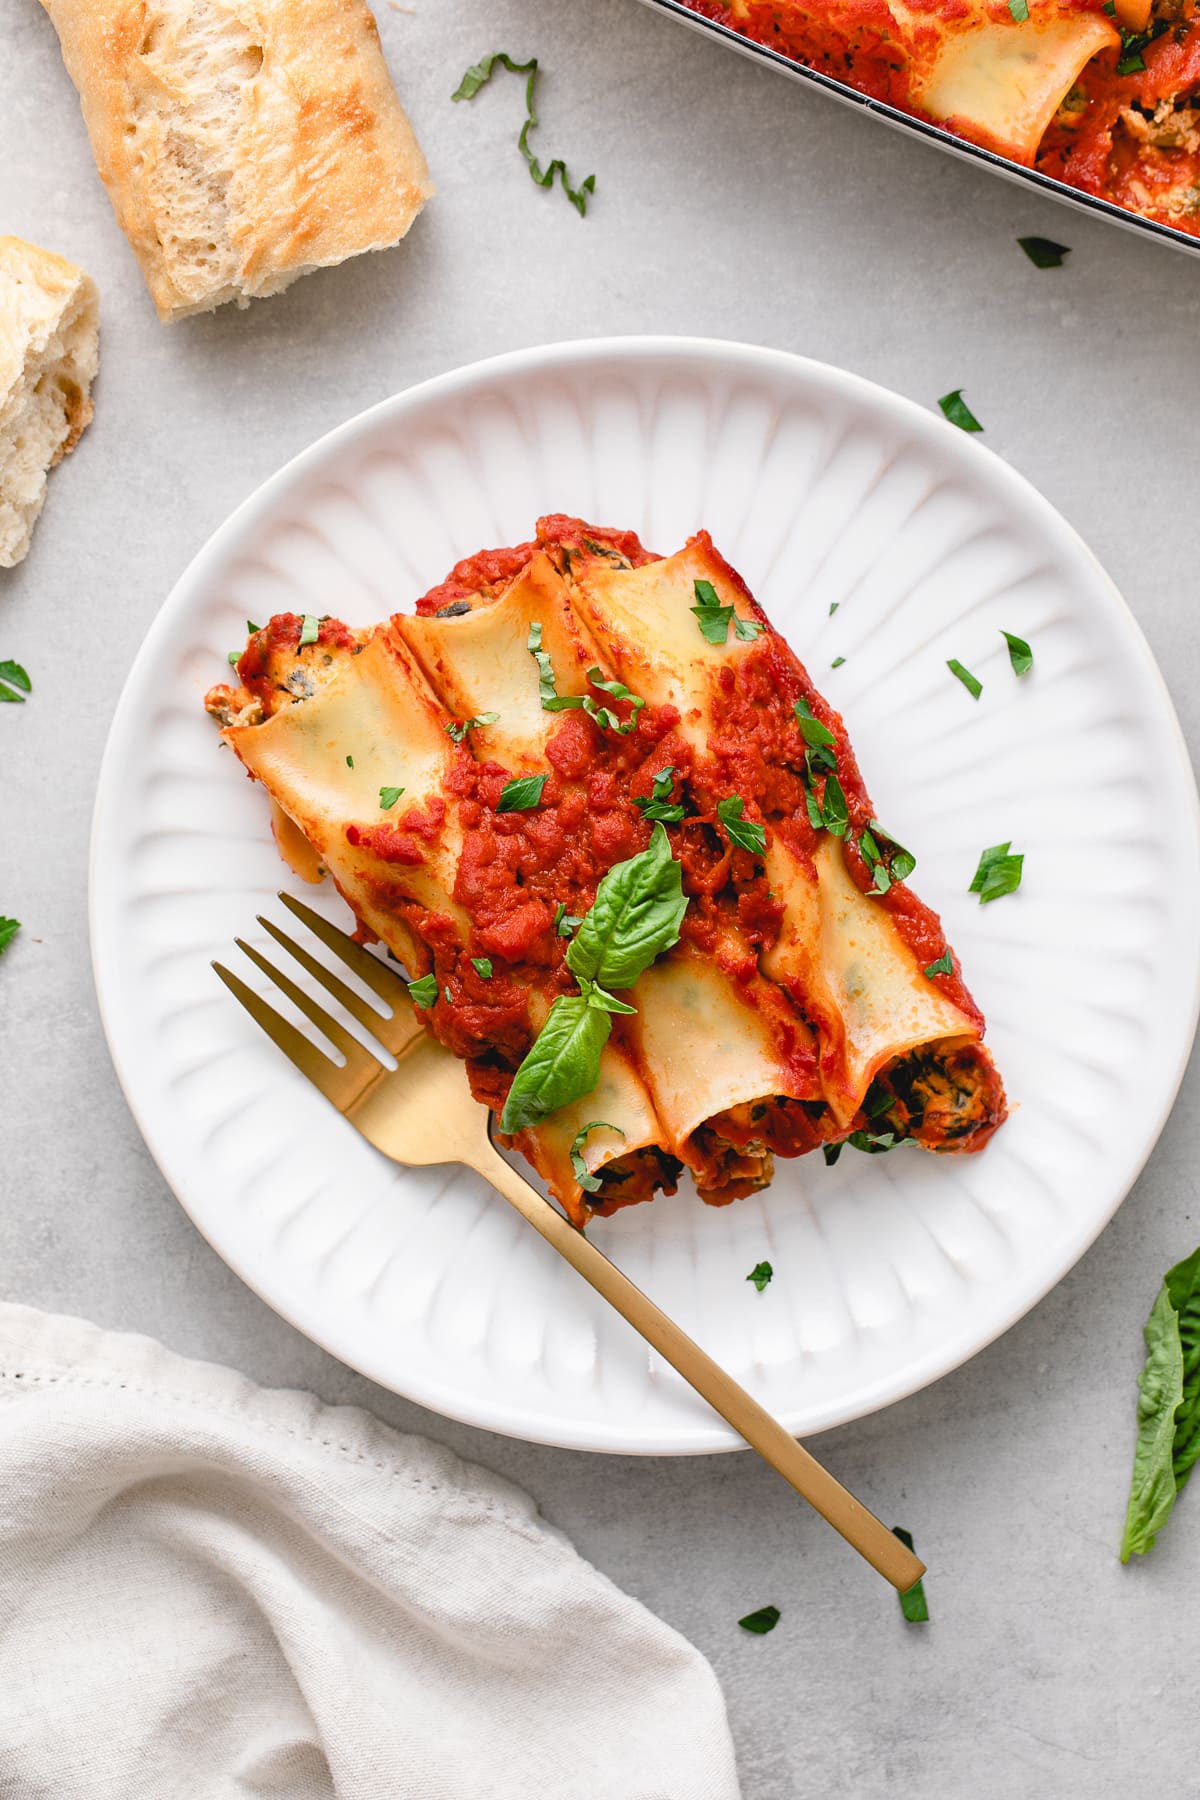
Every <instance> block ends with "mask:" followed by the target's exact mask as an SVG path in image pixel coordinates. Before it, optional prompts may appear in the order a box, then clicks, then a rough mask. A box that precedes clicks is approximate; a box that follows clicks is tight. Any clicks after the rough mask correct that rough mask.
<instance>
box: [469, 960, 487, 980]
mask: <svg viewBox="0 0 1200 1800" xmlns="http://www.w3.org/2000/svg"><path fill="white" fill-rule="evenodd" d="M471 967H472V968H473V969H474V971H475V973H476V974H477V975H478V977H479V979H480V981H490V980H491V979H492V960H491V958H490V957H489V956H473V957H472V958H471Z"/></svg>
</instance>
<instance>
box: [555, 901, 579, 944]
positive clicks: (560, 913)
mask: <svg viewBox="0 0 1200 1800" xmlns="http://www.w3.org/2000/svg"><path fill="white" fill-rule="evenodd" d="M582 924H583V918H582V916H580V917H576V915H575V914H574V913H569V912H568V911H567V908H566V903H565V902H564V901H562V900H560V901H559V903H558V910H557V911H556V913H555V915H554V929H555V931H556V932H557V933H558V935H559V937H565V938H569V937H570V936H571V935H572V933H573V932H576V931H578V930H579V927H580V926H581V925H582Z"/></svg>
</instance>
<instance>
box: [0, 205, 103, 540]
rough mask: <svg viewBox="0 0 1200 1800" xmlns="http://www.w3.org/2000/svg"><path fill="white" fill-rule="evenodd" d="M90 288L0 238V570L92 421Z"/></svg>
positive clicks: (56, 261) (66, 269) (27, 248)
mask: <svg viewBox="0 0 1200 1800" xmlns="http://www.w3.org/2000/svg"><path fill="white" fill-rule="evenodd" d="M99 362H100V332H99V302H98V299H97V295H96V284H95V282H94V281H93V280H92V279H91V277H90V276H88V275H85V274H84V273H83V270H82V269H77V268H76V267H75V265H74V263H69V262H66V261H65V260H64V259H63V258H62V257H61V256H53V255H51V253H50V251H49V250H39V249H37V247H36V246H35V245H33V244H26V243H23V242H22V240H21V239H20V238H15V237H0V569H13V568H15V567H16V565H17V564H18V563H19V562H20V561H21V559H22V557H23V556H24V555H25V552H26V551H27V550H28V548H29V540H30V538H31V537H32V536H33V527H34V525H35V524H36V522H37V516H38V514H39V513H40V512H41V510H42V505H43V503H44V501H45V498H46V476H47V473H48V471H49V470H51V469H52V468H53V467H54V465H55V463H56V462H61V461H62V458H63V457H64V456H68V455H69V454H70V452H71V451H72V450H73V449H74V448H75V446H76V444H77V443H78V442H79V439H80V437H81V436H82V434H83V433H84V431H86V429H87V427H88V426H89V425H90V423H91V419H92V402H91V398H90V394H89V389H90V388H91V385H92V381H93V380H94V378H95V374H96V370H97V368H98V366H99Z"/></svg>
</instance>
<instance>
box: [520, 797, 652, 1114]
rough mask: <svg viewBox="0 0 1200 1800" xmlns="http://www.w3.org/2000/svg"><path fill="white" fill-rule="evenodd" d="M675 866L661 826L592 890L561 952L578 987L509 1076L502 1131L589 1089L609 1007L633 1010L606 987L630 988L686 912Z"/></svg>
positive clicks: (559, 1003)
mask: <svg viewBox="0 0 1200 1800" xmlns="http://www.w3.org/2000/svg"><path fill="white" fill-rule="evenodd" d="M687 904H688V903H687V896H686V895H685V894H684V892H683V872H682V870H681V868H680V866H679V864H678V863H677V862H676V860H675V858H674V857H673V856H672V854H671V844H670V839H669V838H668V837H667V833H666V829H665V827H664V826H663V825H661V824H657V825H655V827H654V832H653V835H652V837H651V839H650V844H649V847H648V848H647V849H645V850H643V851H641V852H640V853H639V854H638V855H637V856H632V857H630V858H629V860H628V861H627V862H623V863H615V864H614V865H613V867H612V868H611V869H610V870H609V871H608V873H607V875H605V876H604V878H603V880H602V881H601V882H600V885H599V887H598V888H597V889H596V899H595V902H594V903H593V905H592V907H591V910H590V911H589V912H587V913H585V915H584V917H583V920H582V923H581V924H580V926H579V929H578V931H577V932H576V934H575V936H574V937H573V938H572V940H571V945H570V948H569V949H568V951H567V967H568V968H569V969H570V971H571V973H572V975H574V976H575V979H576V980H577V981H578V982H579V986H580V990H581V991H580V992H579V993H578V994H561V995H560V996H559V997H558V999H557V1000H556V1001H555V1002H554V1004H553V1006H552V1007H551V1008H550V1012H549V1015H548V1017H547V1019H546V1022H545V1024H544V1025H543V1026H542V1029H541V1031H540V1032H539V1033H538V1035H537V1037H536V1038H535V1040H534V1042H533V1046H532V1048H531V1049H530V1051H529V1054H528V1055H527V1056H526V1058H525V1060H524V1062H523V1063H522V1064H521V1066H520V1068H519V1069H518V1070H517V1073H516V1075H515V1076H514V1078H513V1084H512V1087H511V1088H510V1089H509V1092H508V1099H507V1100H506V1101H505V1103H504V1111H503V1112H502V1113H501V1115H500V1129H501V1130H502V1131H522V1130H524V1129H525V1127H526V1126H529V1125H537V1124H539V1123H540V1122H541V1121H542V1120H543V1119H544V1118H546V1117H547V1116H548V1115H549V1114H550V1113H552V1112H557V1110H558V1108H559V1107H560V1106H566V1105H568V1104H569V1103H570V1102H571V1101H572V1100H580V1099H582V1098H583V1096H584V1095H585V1094H590V1093H591V1091H592V1089H593V1088H594V1087H595V1085H596V1083H597V1081H598V1080H599V1079H600V1053H601V1051H602V1050H603V1049H604V1046H605V1044H606V1043H607V1042H608V1036H609V1033H610V1032H611V1030H612V1017H611V1015H612V1014H613V1013H614V1012H633V1011H634V1010H635V1009H634V1008H633V1007H631V1006H629V1005H628V1004H627V1003H626V1002H625V1001H623V1000H617V999H614V997H613V995H612V993H611V991H610V990H611V989H613V988H630V987H632V986H633V984H634V982H635V981H636V980H637V978H638V976H639V975H641V974H643V973H644V971H645V970H646V969H648V968H649V967H650V965H651V963H652V962H654V960H655V958H656V957H659V956H661V955H662V953H663V951H664V950H669V949H670V948H671V946H672V944H675V943H678V941H679V927H680V925H681V924H682V922H683V915H684V913H685V912H686V911H687Z"/></svg>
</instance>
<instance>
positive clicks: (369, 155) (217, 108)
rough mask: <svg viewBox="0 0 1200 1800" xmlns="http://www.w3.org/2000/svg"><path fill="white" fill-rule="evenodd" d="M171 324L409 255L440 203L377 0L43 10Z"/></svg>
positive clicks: (52, 1) (131, 1) (123, 218)
mask: <svg viewBox="0 0 1200 1800" xmlns="http://www.w3.org/2000/svg"><path fill="white" fill-rule="evenodd" d="M42 4H43V6H44V7H45V8H46V11H47V12H48V13H49V14H50V17H51V19H52V21H53V23H54V27H55V30H56V31H57V32H58V36H59V41H60V43H61V45H62V53H63V60H64V62H65V63H66V66H67V71H68V73H69V74H70V76H71V79H72V81H73V82H74V83H75V86H76V87H77V88H78V90H79V98H80V104H81V106H82V108H83V117H84V122H85V123H86V125H87V129H88V135H89V137H90V138H91V143H92V152H93V154H94V156H95V158H96V165H97V168H98V169H99V171H100V176H101V179H102V180H103V182H104V185H105V187H106V188H107V189H108V193H109V198H110V199H111V200H112V203H113V207H114V209H115V211H116V214H117V219H118V221H119V223H120V225H121V228H122V230H123V231H124V232H125V235H126V237H128V239H129V241H130V243H131V244H132V246H133V249H134V251H135V252H136V254H137V258H138V261H139V262H140V263H141V266H142V273H143V274H144V276H145V278H146V283H147V285H148V287H149V289H150V293H151V295H152V297H153V299H154V304H155V305H156V306H157V308H158V313H159V317H160V318H161V319H164V320H174V319H184V318H187V317H188V316H189V315H190V314H193V313H203V312H211V311H212V310H213V309H214V308H215V307H218V306H220V305H222V304H223V303H224V302H225V301H227V300H233V301H236V302H237V304H238V305H239V306H245V305H246V304H247V303H248V301H249V300H250V299H251V298H253V297H256V296H265V295H268V294H277V293H279V292H280V290H281V289H283V288H285V287H287V286H288V285H289V284H290V283H291V282H293V281H294V280H295V279H296V278H297V276H299V275H304V274H307V273H308V272H309V270H311V269H317V268H324V267H327V266H328V265H330V264H333V263H340V262H344V261H345V260H346V259H347V257H351V256H358V255H359V254H360V253H361V252H363V251H366V250H383V249H387V248H388V247H389V246H391V245H393V244H396V243H399V241H400V239H401V238H402V237H403V236H404V235H405V233H406V232H407V230H408V228H409V226H410V225H411V224H412V222H413V220H414V219H415V218H416V216H417V214H418V213H419V212H420V211H421V208H422V206H423V205H424V204H425V201H426V200H427V199H428V198H429V196H430V195H431V194H432V193H433V187H432V184H431V182H430V179H429V171H428V169H427V168H426V166H425V159H424V157H423V156H422V154H421V150H420V147H419V145H418V143H417V140H416V137H415V136H414V134H413V131H412V127H411V126H410V125H409V122H408V120H407V119H406V117H405V116H404V113H403V111H402V110H401V107H400V102H399V101H398V100H397V98H396V93H395V89H394V88H393V86H392V82H391V77H390V76H389V74H388V70H387V64H386V63H385V62H384V59H383V51H382V49H381V47H380V43H379V31H378V27H377V26H376V24H375V19H374V17H373V15H372V13H371V11H370V8H369V7H368V6H367V5H366V4H365V0H42Z"/></svg>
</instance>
